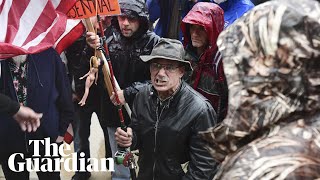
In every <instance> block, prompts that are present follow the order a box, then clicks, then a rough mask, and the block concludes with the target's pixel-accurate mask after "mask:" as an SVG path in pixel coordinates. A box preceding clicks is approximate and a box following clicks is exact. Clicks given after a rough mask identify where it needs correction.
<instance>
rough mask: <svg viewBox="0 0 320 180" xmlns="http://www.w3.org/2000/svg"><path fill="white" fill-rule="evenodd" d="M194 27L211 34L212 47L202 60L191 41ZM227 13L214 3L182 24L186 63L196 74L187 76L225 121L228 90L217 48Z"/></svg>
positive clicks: (203, 6)
mask: <svg viewBox="0 0 320 180" xmlns="http://www.w3.org/2000/svg"><path fill="white" fill-rule="evenodd" d="M190 24H196V25H200V26H203V27H204V29H205V31H206V32H207V35H208V39H209V45H208V48H207V49H206V50H205V52H204V53H203V54H201V55H200V56H198V55H197V54H196V49H195V47H193V46H192V42H191V38H190V30H189V26H190ZM223 24H224V21H223V10H222V9H221V8H220V7H219V6H218V5H216V4H213V3H204V2H202V3H197V4H196V5H195V6H194V7H193V8H192V9H191V10H190V11H189V13H188V14H187V15H186V17H185V18H184V19H183V20H182V23H181V29H182V32H183V34H184V37H185V40H184V44H185V49H186V59H187V60H189V61H190V62H191V65H192V66H193V72H192V74H187V75H186V76H185V79H186V81H187V82H188V83H189V84H190V86H191V87H193V88H194V89H196V90H197V91H198V92H200V93H201V94H202V95H203V96H205V97H206V98H207V99H209V101H210V103H211V105H212V106H213V107H214V109H215V110H216V112H217V114H218V121H219V122H220V121H222V119H223V118H224V117H225V115H226V113H227V105H228V88H227V82H226V78H225V75H224V72H223V63H222V58H221V55H220V53H219V52H218V48H217V45H216V42H217V38H218V36H219V34H220V33H221V32H222V30H223Z"/></svg>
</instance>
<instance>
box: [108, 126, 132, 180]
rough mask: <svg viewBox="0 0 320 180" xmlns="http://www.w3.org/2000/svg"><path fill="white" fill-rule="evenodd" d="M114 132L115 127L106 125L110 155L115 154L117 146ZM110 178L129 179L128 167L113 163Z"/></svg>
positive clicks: (116, 179)
mask: <svg viewBox="0 0 320 180" xmlns="http://www.w3.org/2000/svg"><path fill="white" fill-rule="evenodd" d="M115 132H116V128H115V127H108V133H109V142H110V147H111V151H112V157H113V158H114V155H115V154H116V152H117V150H118V146H117V143H116V140H115V136H114V133H115ZM112 180H130V171H129V168H128V167H125V166H123V165H122V164H121V165H117V164H115V165H114V172H113V173H112Z"/></svg>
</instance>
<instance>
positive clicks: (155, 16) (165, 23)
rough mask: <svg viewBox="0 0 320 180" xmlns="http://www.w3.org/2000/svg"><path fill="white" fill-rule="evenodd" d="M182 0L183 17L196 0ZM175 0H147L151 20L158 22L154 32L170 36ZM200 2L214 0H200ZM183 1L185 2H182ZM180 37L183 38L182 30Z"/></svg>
mask: <svg viewBox="0 0 320 180" xmlns="http://www.w3.org/2000/svg"><path fill="white" fill-rule="evenodd" d="M177 1H180V5H181V8H182V11H181V19H182V18H183V17H184V16H185V15H186V14H187V13H188V12H189V11H190V9H191V8H192V7H193V6H194V4H195V3H194V2H192V1H189V0H177ZM173 2H174V1H173V0H147V1H146V3H147V7H148V11H149V14H150V21H151V22H152V23H154V22H156V21H157V20H158V22H157V25H156V27H155V29H154V32H155V33H156V34H157V35H159V36H160V37H168V35H167V33H168V29H169V26H170V20H171V17H172V15H171V14H172V8H173ZM198 2H212V0H198ZM182 3H183V4H182ZM179 36H180V37H179V39H180V40H182V33H181V32H180V35H179Z"/></svg>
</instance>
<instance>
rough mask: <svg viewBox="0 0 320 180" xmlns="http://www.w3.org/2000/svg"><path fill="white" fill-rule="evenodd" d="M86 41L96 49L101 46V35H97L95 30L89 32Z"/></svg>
mask: <svg viewBox="0 0 320 180" xmlns="http://www.w3.org/2000/svg"><path fill="white" fill-rule="evenodd" d="M86 41H87V44H88V45H89V46H90V47H91V48H93V49H96V48H97V47H100V46H101V44H100V40H99V36H98V35H96V34H95V33H94V32H87V34H86Z"/></svg>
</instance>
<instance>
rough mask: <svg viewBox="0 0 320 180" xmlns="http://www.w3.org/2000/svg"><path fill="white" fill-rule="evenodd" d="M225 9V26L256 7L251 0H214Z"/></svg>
mask: <svg viewBox="0 0 320 180" xmlns="http://www.w3.org/2000/svg"><path fill="white" fill-rule="evenodd" d="M213 1H214V2H215V3H216V4H218V5H219V6H220V7H221V8H222V9H223V11H224V28H227V27H228V26H229V25H230V24H232V23H233V22H234V21H235V20H237V19H238V18H240V17H241V16H243V14H244V13H246V12H247V11H249V10H250V9H252V8H253V7H254V4H253V3H252V2H251V1H250V0H213Z"/></svg>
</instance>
